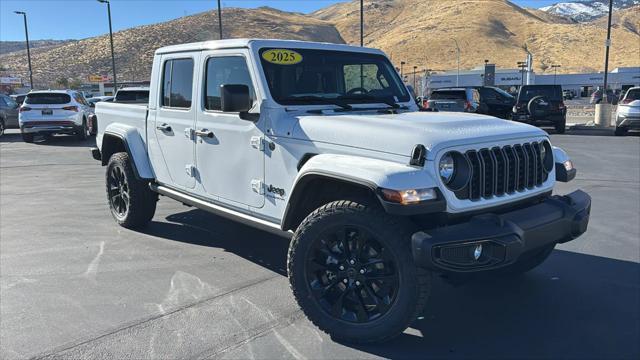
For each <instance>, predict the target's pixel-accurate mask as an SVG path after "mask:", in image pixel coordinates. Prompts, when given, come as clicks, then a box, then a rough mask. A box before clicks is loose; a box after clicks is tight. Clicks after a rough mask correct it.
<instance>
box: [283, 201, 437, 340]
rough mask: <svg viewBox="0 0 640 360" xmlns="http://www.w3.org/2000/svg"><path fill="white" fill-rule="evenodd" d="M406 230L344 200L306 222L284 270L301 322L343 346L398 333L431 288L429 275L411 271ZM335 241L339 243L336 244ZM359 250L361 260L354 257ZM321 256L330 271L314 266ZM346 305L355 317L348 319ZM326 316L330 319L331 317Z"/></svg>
mask: <svg viewBox="0 0 640 360" xmlns="http://www.w3.org/2000/svg"><path fill="white" fill-rule="evenodd" d="M410 228H411V227H410V226H406V225H405V224H404V223H403V222H400V219H397V218H394V217H391V216H389V215H387V214H385V213H384V212H383V211H381V210H379V209H378V208H376V207H372V206H368V205H366V203H365V202H355V201H348V200H340V201H334V202H331V203H329V204H326V205H324V206H322V207H320V208H318V209H317V210H315V211H314V212H313V213H311V214H310V215H309V216H307V218H306V219H304V220H303V222H302V223H301V224H300V226H299V227H298V229H297V230H296V232H295V234H294V235H293V239H292V241H291V244H290V246H289V253H288V258H287V260H288V261H287V270H288V275H289V282H290V286H291V290H292V291H293V295H294V297H295V299H296V301H297V302H298V304H299V306H300V308H301V309H302V311H303V312H304V313H305V315H306V316H307V317H308V318H309V320H311V322H313V323H314V324H315V325H316V326H317V327H318V328H319V329H321V330H322V331H324V332H326V333H327V334H329V335H330V336H331V337H332V338H333V339H335V340H339V341H345V342H350V343H361V344H362V343H376V342H381V341H386V340H389V339H391V338H393V337H395V336H397V335H399V334H400V333H402V332H403V331H404V330H405V329H406V328H407V327H408V326H409V325H410V324H411V322H412V321H413V320H414V319H416V317H417V316H419V315H420V314H421V313H422V310H423V308H424V307H425V305H426V302H427V299H428V296H429V290H430V287H431V273H430V272H428V271H426V270H424V269H421V268H418V267H416V266H415V265H414V262H413V257H412V255H411V249H410V239H409V235H410V234H409V232H408V231H407V230H408V229H410ZM339 234H344V237H342V238H343V239H345V241H346V242H345V241H343V242H340V241H339V237H338V235H339ZM365 234H366V235H367V236H368V237H365V236H362V235H365ZM330 235H331V236H332V235H336V237H335V240H331V239H332V237H331V236H330ZM363 239H366V240H363ZM332 241H333V242H332ZM363 242H364V244H363ZM345 243H346V244H347V245H346V247H345V245H344V244H345ZM357 244H360V246H357ZM365 248H366V249H368V250H366V251H365V252H364V253H363V252H361V251H360V250H358V249H365ZM345 249H349V250H348V251H346V250H345ZM356 252H357V253H358V254H359V255H358V254H356ZM372 253H375V255H373V256H372ZM349 254H351V255H349ZM345 255H346V256H345ZM324 256H327V259H329V258H333V259H336V261H338V263H333V262H324V264H325V265H322V262H318V257H320V258H322V257H324ZM349 256H350V257H351V259H356V260H355V262H353V263H352V262H349V260H348V259H347V258H348V257H349ZM376 257H377V258H376ZM372 259H373V260H372ZM372 261H373V262H376V261H377V265H371V263H372ZM318 264H321V265H320V268H322V269H321V270H317V268H318ZM326 264H329V265H326ZM381 264H382V265H381ZM343 265H344V266H343ZM340 266H343V268H340ZM381 267H382V268H381ZM330 268H331V269H330ZM365 269H366V270H365ZM381 272H382V275H381ZM362 274H364V275H362ZM389 274H390V275H389ZM381 276H384V279H380V277H381ZM374 277H377V278H378V279H372V278H374ZM358 279H360V280H362V282H360V283H359V281H358ZM324 280H326V282H327V283H328V284H326V283H323V282H322V281H324ZM345 281H347V283H345ZM374 285H375V286H374ZM394 287H395V288H394ZM320 289H324V291H321V290H320ZM376 289H377V290H376ZM314 294H318V295H314ZM325 295H326V296H325ZM330 295H334V296H333V300H335V301H334V303H333V304H331V303H330V300H331V299H330ZM322 296H324V297H322ZM318 297H322V298H320V299H319V298H318ZM339 299H342V301H341V302H339V301H340V300H339ZM358 303H359V305H358ZM349 305H351V308H355V307H358V308H359V309H360V310H359V311H358V310H356V311H348V310H350V309H349ZM341 306H342V309H339V308H340V307H341ZM330 308H331V309H337V311H335V312H334V313H333V314H332V313H330V312H333V310H330Z"/></svg>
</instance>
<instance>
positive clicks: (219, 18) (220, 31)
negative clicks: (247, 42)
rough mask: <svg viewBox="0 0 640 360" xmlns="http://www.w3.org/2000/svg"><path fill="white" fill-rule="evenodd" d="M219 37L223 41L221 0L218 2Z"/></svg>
mask: <svg viewBox="0 0 640 360" xmlns="http://www.w3.org/2000/svg"><path fill="white" fill-rule="evenodd" d="M218 36H219V37H220V40H222V6H221V5H220V0H218Z"/></svg>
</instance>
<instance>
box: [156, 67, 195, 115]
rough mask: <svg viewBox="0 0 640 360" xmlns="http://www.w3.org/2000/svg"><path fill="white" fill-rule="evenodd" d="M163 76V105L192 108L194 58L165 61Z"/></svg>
mask: <svg viewBox="0 0 640 360" xmlns="http://www.w3.org/2000/svg"><path fill="white" fill-rule="evenodd" d="M162 78H163V79H162V106H167V107H173V108H185V109H188V108H190V107H191V92H192V89H193V59H173V60H168V61H167V62H165V63H164V71H163V75H162Z"/></svg>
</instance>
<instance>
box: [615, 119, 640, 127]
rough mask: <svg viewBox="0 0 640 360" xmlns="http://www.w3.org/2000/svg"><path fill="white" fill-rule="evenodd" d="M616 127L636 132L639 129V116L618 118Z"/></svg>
mask: <svg viewBox="0 0 640 360" xmlns="http://www.w3.org/2000/svg"><path fill="white" fill-rule="evenodd" d="M616 126H617V127H623V128H627V129H633V130H638V129H640V116H618V117H617V119H616Z"/></svg>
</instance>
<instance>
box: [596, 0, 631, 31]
mask: <svg viewBox="0 0 640 360" xmlns="http://www.w3.org/2000/svg"><path fill="white" fill-rule="evenodd" d="M607 22H608V16H607V15H603V16H601V17H599V18H597V19H594V20H592V21H591V24H593V25H596V26H599V27H601V28H605V29H606V28H607ZM611 24H612V26H613V27H623V28H626V29H627V30H629V31H631V32H634V33H636V34H638V35H640V5H638V6H634V7H631V8H628V9H622V10H617V11H615V12H614V13H613V15H612V17H611Z"/></svg>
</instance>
